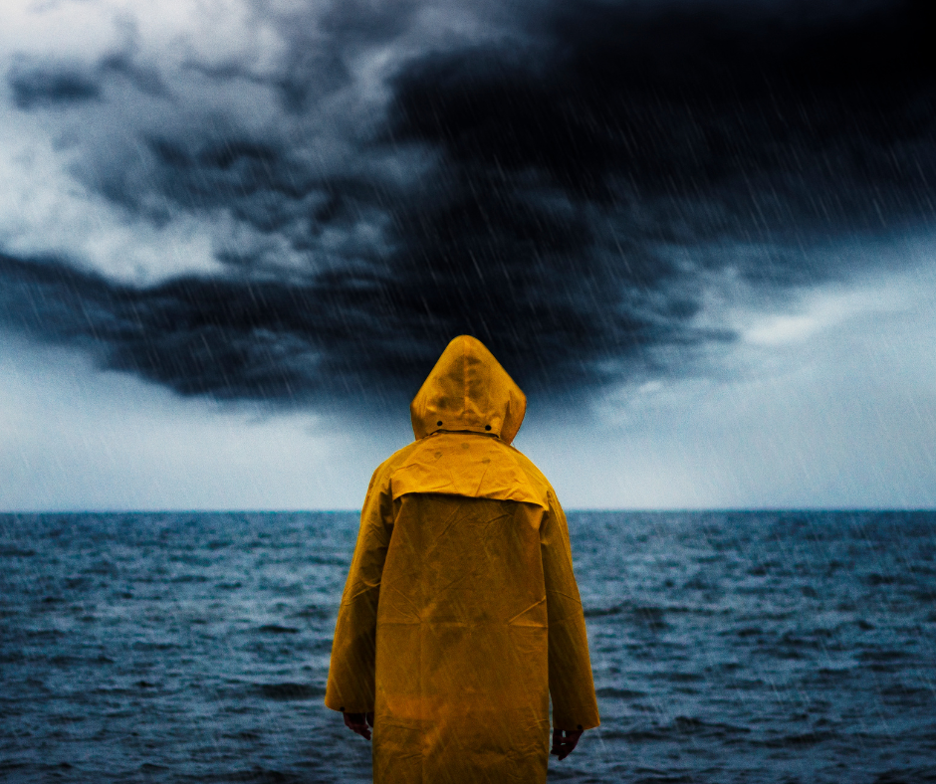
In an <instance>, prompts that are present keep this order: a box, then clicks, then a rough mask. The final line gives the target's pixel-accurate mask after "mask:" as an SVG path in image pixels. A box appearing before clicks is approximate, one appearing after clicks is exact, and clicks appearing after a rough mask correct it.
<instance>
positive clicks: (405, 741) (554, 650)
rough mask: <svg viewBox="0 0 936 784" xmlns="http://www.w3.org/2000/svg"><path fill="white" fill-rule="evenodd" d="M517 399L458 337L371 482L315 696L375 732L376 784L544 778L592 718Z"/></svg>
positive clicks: (571, 597) (561, 552)
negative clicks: (321, 693) (407, 437)
mask: <svg viewBox="0 0 936 784" xmlns="http://www.w3.org/2000/svg"><path fill="white" fill-rule="evenodd" d="M525 411H526V397H525V396H524V394H523V393H522V392H521V391H520V388H519V387H518V386H517V385H516V384H515V383H514V382H513V380H512V379H511V378H510V376H509V375H508V374H507V372H506V371H505V370H504V369H503V368H502V367H501V366H500V364H499V363H498V362H497V360H496V359H495V358H494V356H493V355H492V354H491V353H490V351H488V350H487V348H486V347H485V346H484V345H483V344H482V343H481V342H480V341H478V340H476V339H475V338H473V337H470V336H468V335H462V336H460V337H457V338H455V339H454V340H453V341H452V342H451V343H449V345H448V347H447V348H446V349H445V351H444V352H443V353H442V355H441V357H440V358H439V360H438V362H437V363H436V365H435V367H434V368H433V369H432V372H431V373H430V374H429V377H428V378H427V379H426V381H425V383H424V384H423V385H422V387H421V388H420V390H419V392H418V394H417V395H416V397H415V399H414V400H413V402H412V404H411V406H410V413H411V416H412V422H413V431H414V433H415V436H416V441H415V442H414V443H412V444H410V445H409V446H406V447H404V448H403V449H401V450H400V451H398V452H396V453H395V454H393V455H392V456H391V457H390V458H389V459H388V460H386V461H385V462H384V463H382V464H381V465H380V466H379V467H378V468H377V470H376V471H375V472H374V475H373V478H372V479H371V482H370V487H369V488H368V490H367V496H366V498H365V501H364V507H363V511H362V514H361V526H360V531H359V534H358V539H357V544H356V546H355V550H354V556H353V558H352V562H351V568H350V571H349V573H348V579H347V582H346V584H345V588H344V593H343V595H342V599H341V606H340V609H339V612H338V620H337V624H336V627H335V638H334V642H333V645H332V652H331V664H330V668H329V673H328V683H327V687H326V694H325V704H326V706H327V707H329V708H332V709H334V710H336V711H341V712H342V713H343V714H344V721H345V724H346V725H347V726H348V727H349V728H350V729H351V730H353V731H354V732H357V733H358V734H360V735H362V736H364V737H365V738H370V737H371V728H373V749H372V752H373V766H374V767H373V770H374V781H375V783H376V784H398V783H399V784H404V783H405V784H442V783H444V784H484V783H487V782H489V783H490V784H508V783H509V782H516V783H518V784H519V782H523V784H533V783H535V782H540V783H541V784H542V783H544V782H545V781H546V770H547V763H548V760H549V751H550V749H549V701H550V696H551V697H552V720H553V727H554V731H553V744H552V753H553V754H555V755H556V756H558V758H559V759H563V758H564V757H565V756H566V755H567V754H569V753H570V752H571V751H572V750H573V749H574V748H575V746H576V744H577V743H578V740H579V738H580V737H581V735H582V732H583V731H584V730H587V729H590V728H592V727H597V726H598V724H599V717H598V706H597V701H596V698H595V688H594V683H593V680H592V671H591V663H590V661H589V655H588V640H587V637H586V631H585V617H584V613H583V611H582V604H581V600H580V598H579V591H578V586H577V585H576V582H575V576H574V574H573V571H572V553H571V548H570V545H569V533H568V528H567V525H566V519H565V516H564V514H563V511H562V508H561V507H560V505H559V501H558V500H557V499H556V494H555V492H554V491H553V489H552V487H551V486H550V484H549V482H548V481H547V480H546V478H545V477H544V476H543V474H542V473H540V471H539V470H538V469H537V468H536V466H534V465H533V463H532V462H531V461H530V460H529V459H527V458H526V457H524V455H522V454H521V453H520V452H519V451H518V450H517V449H515V448H513V447H512V446H511V445H510V443H511V441H512V440H513V438H514V436H516V434H517V430H518V429H519V428H520V423H521V422H522V420H523V416H524V413H525Z"/></svg>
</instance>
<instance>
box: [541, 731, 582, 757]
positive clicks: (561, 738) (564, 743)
mask: <svg viewBox="0 0 936 784" xmlns="http://www.w3.org/2000/svg"><path fill="white" fill-rule="evenodd" d="M582 732H583V730H553V740H552V748H551V749H550V750H549V753H550V754H555V755H556V756H557V757H559V759H561V760H564V759H565V758H566V757H568V756H569V755H570V754H571V753H572V750H573V749H574V748H575V746H576V744H577V743H578V742H579V738H581V737H582Z"/></svg>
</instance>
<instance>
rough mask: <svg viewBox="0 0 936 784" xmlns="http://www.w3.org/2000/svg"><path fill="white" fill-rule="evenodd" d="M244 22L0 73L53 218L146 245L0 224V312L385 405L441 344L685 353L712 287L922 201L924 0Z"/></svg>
mask: <svg viewBox="0 0 936 784" xmlns="http://www.w3.org/2000/svg"><path fill="white" fill-rule="evenodd" d="M245 8H246V6H245ZM255 13H258V14H259V16H258V18H257V19H256V20H254V22H256V24H255V25H254V27H257V29H261V28H262V29H264V30H267V33H268V34H266V37H264V36H259V37H258V38H256V40H254V39H248V38H245V39H243V41H241V42H240V45H239V46H235V45H231V46H230V47H229V49H223V50H222V51H220V52H219V51H214V50H212V51H210V52H206V51H200V50H197V47H196V48H194V49H192V50H191V51H189V50H185V51H186V54H184V56H183V55H180V56H178V57H177V60H176V61H175V64H174V65H173V66H172V67H169V66H166V65H159V64H158V58H157V57H156V54H158V52H159V48H158V46H157V45H156V44H153V43H152V42H149V43H148V42H147V41H146V40H143V41H141V40H140V34H139V33H136V34H131V33H132V31H131V32H130V33H126V34H123V38H121V37H120V36H117V39H115V40H116V43H113V44H112V45H109V46H106V47H105V46H102V47H100V51H92V52H90V54H87V56H86V57H85V58H84V61H82V60H81V57H80V56H77V55H74V53H73V54H72V55H70V58H71V59H68V58H59V59H55V58H53V57H52V56H51V55H50V54H48V53H41V52H40V53H38V54H37V53H35V52H32V53H30V54H29V56H28V57H27V56H25V55H23V56H18V57H16V58H14V59H13V60H12V61H11V63H12V64H11V65H10V66H9V71H8V76H7V81H8V87H9V96H8V100H9V101H10V104H11V109H10V111H14V112H16V113H18V115H21V116H22V117H24V118H25V120H24V121H26V120H29V121H32V122H35V123H37V124H38V126H39V127H42V128H45V129H47V130H48V129H51V130H49V134H50V138H54V139H57V140H59V141H60V145H61V146H63V147H65V148H67V149H68V150H70V151H71V152H70V155H71V157H70V158H68V162H67V163H68V165H67V167H66V168H65V169H64V171H67V172H68V176H70V177H73V178H74V182H75V183H77V184H78V186H80V188H82V189H84V190H83V191H82V193H83V194H84V195H83V196H82V199H84V201H82V204H83V205H84V206H83V207H82V209H84V208H85V207H87V205H88V204H90V205H92V206H91V207H87V209H88V212H87V216H88V217H81V216H79V218H77V219H76V220H80V221H85V222H87V221H88V220H92V218H93V215H94V214H96V213H95V212H94V210H98V211H100V213H101V214H106V215H107V216H108V217H107V221H110V222H111V223H112V224H113V225H114V226H115V227H117V228H114V229H113V231H114V232H117V231H118V228H119V227H121V226H131V227H140V226H145V227H147V231H148V232H150V235H151V236H150V235H147V236H150V239H149V240H147V241H148V242H149V243H150V244H149V246H148V248H149V249H148V250H147V252H146V253H145V254H143V255H142V256H141V257H140V258H141V259H143V260H142V261H141V260H136V261H133V262H131V261H130V260H128V261H127V263H126V265H125V267H124V266H123V265H122V262H121V258H122V257H121V255H120V253H121V252H122V251H120V250H119V249H118V250H117V251H113V252H112V253H111V255H110V256H107V261H106V262H104V261H101V260H100V259H101V258H103V256H101V255H100V254H101V253H103V251H100V248H101V247H104V246H105V245H106V246H107V247H112V246H114V243H111V244H110V245H108V244H107V243H102V242H97V241H91V240H89V241H88V243H87V244H86V250H84V251H82V250H80V249H69V248H67V247H65V248H63V247H60V246H56V247H52V246H50V245H48V244H46V245H44V244H43V233H42V232H41V231H39V230H38V229H36V230H33V231H32V234H30V233H29V231H30V230H21V231H20V233H19V234H18V235H16V237H17V238H16V241H15V242H13V241H4V242H3V244H2V245H0V250H2V251H3V252H4V255H3V256H0V287H2V288H0V292H2V293H0V320H2V323H4V324H5V325H6V326H7V327H8V328H13V329H16V330H17V331H20V332H24V333H26V334H28V335H31V336H33V337H35V338H37V339H40V340H43V341H48V342H52V343H64V344H68V345H75V346H80V347H82V348H83V349H84V350H86V351H88V352H90V353H91V354H92V355H93V356H94V357H95V358H96V359H97V360H98V362H99V363H100V364H101V366H102V367H106V368H111V369H116V370H121V371H126V372H130V373H133V374H136V375H138V376H140V377H143V378H145V379H148V380H151V381H155V382H157V383H159V384H162V385H165V386H167V387H169V388H171V389H173V390H175V391H177V392H179V393H181V394H184V395H206V396H211V397H215V398H221V399H242V398H249V399H262V400H271V401H279V402H296V403H315V402H318V403H324V402H327V401H335V400H342V399H344V398H346V397H347V396H348V395H355V396H357V395H358V394H363V395H364V396H372V397H373V396H377V397H379V396H381V395H394V396H395V395H397V394H399V395H401V396H403V395H411V394H412V393H413V392H414V391H415V389H416V388H418V385H419V383H420V382H421V380H422V378H423V377H424V376H425V374H426V372H427V371H428V369H429V367H431V365H432V363H433V361H434V359H435V358H436V357H437V356H438V354H439V352H440V351H441V349H442V348H443V347H444V345H445V344H446V342H447V341H448V340H449V339H450V338H451V337H453V336H455V335H457V334H460V333H470V334H474V335H475V336H477V337H478V338H480V339H481V340H483V341H484V342H485V343H487V344H488V345H489V346H490V348H491V349H492V351H493V352H494V353H495V355H496V356H498V358H499V359H500V360H501V361H502V363H503V364H504V365H505V367H506V368H507V369H508V370H509V372H511V374H512V375H513V376H514V377H515V378H516V379H517V381H518V382H519V383H520V384H521V386H523V387H524V388H525V389H527V391H528V392H529V391H536V392H541V393H543V394H544V395H546V396H549V395H561V394H562V393H564V392H565V391H567V390H570V389H572V390H578V389H584V390H599V389H601V388H603V387H604V386H606V385H608V384H611V383H614V382H619V381H621V380H622V379H625V378H630V377H641V378H643V377H647V376H648V375H649V376H653V375H665V374H678V373H681V372H684V371H685V370H686V368H688V367H692V366H693V362H694V359H695V358H696V357H698V356H701V355H704V353H705V351H707V350H709V349H711V348H712V347H717V346H721V345H729V344H730V343H731V342H732V341H734V340H736V339H737V332H736V329H735V326H734V325H733V324H732V322H731V320H730V319H729V318H727V315H726V313H727V311H726V310H725V308H726V306H725V303H726V302H731V301H733V299H736V298H747V299H748V300H750V301H754V302H758V301H768V302H773V301H776V300H778V299H782V298H783V297H786V296H789V295H790V292H794V291H797V290H802V289H804V288H808V287H810V286H813V285H817V284H820V283H824V282H828V281H830V280H847V279H848V278H849V277H850V276H854V275H857V274H859V273H862V272H864V271H866V269H867V267H868V265H872V266H873V265H874V264H875V260H874V258H873V257H869V256H857V257H852V258H850V259H849V260H847V261H846V260H844V259H842V258H841V257H838V256H835V255H834V254H824V255H822V254H819V255H817V254H815V253H813V252H812V250H813V249H814V248H816V247H818V246H821V245H822V244H823V243H828V242H829V241H830V238H833V239H835V238H843V237H856V236H857V237H862V236H864V237H869V238H879V237H882V236H887V235H888V234H892V233H898V232H906V231H914V230H917V229H919V228H920V227H925V226H926V225H927V224H928V223H929V222H931V221H932V219H933V217H934V205H933V202H932V200H931V193H932V189H931V185H930V184H931V183H932V182H936V144H934V143H936V112H934V111H933V101H934V98H936V55H934V54H933V52H932V46H931V42H930V41H929V40H928V39H927V31H928V30H930V29H932V26H931V23H932V12H931V11H930V10H929V6H928V5H925V4H924V3H922V2H896V3H895V2H890V3H884V2H865V3H861V4H849V5H847V6H846V4H841V3H833V2H826V3H805V2H802V3H801V2H792V1H790V2H780V1H779V0H778V1H777V2H762V3H749V2H745V3H741V2H714V0H713V1H712V2H702V3H700V2H663V3H642V2H616V3H614V2H600V1H597V0H596V1H593V2H575V3H543V2H533V1H532V0H530V1H529V2H526V3H520V4H504V5H503V6H497V5H489V6H485V5H481V4H477V5H471V4H467V5H461V6H458V7H455V6H451V5H448V4H444V3H442V4H439V3H435V4H433V3H425V4H420V3H404V2H399V3H390V4H377V5H373V6H371V5H367V4H363V3H361V4H358V3H342V4H335V5H334V6H328V5H323V4H309V5H308V6H307V7H306V6H300V7H297V8H294V9H293V10H290V11H288V12H286V11H281V12H275V11H274V10H273V9H272V8H270V9H266V10H264V11H259V12H257V11H255ZM440 20H445V21H444V23H442V22H441V21H440ZM261 23H262V24H261ZM241 27H242V28H244V29H248V28H251V25H250V24H247V23H246V22H244V23H243V24H242V25H241ZM238 29H241V28H238ZM251 29H252V28H251ZM245 35H246V34H245ZM238 40H240V39H238ZM147 46H150V50H147V49H146V47H147ZM193 46H194V45H193ZM172 51H176V49H173V50H172ZM76 58H77V59H76ZM84 214H85V213H82V215H84ZM36 225H37V226H38V225H40V224H39V223H38V222H37V224H36ZM108 225H110V224H108ZM3 236H12V233H11V231H9V230H8V231H6V232H5V233H4V235H3ZM164 237H165V238H174V237H175V238H177V237H184V238H185V239H184V242H183V243H182V245H181V246H180V247H182V250H175V251H172V252H170V251H169V250H167V251H166V254H165V256H164V257H163V256H161V255H160V253H159V248H160V242H161V241H162V238H164ZM200 238H201V239H200ZM180 242H182V241H181V240H180ZM185 243H188V244H185ZM170 244H171V243H170ZM190 247H193V248H194V247H197V248H202V249H204V248H207V249H208V250H207V251H204V253H203V256H204V258H201V257H200V258H199V259H197V260H196V259H194V257H193V258H192V259H190V258H189V257H188V256H187V255H186V253H187V251H186V250H185V249H186V248H190ZM154 248H155V250H154ZM109 252H110V251H109ZM131 252H133V251H132V249H131V250H130V251H127V253H131ZM95 254H98V255H97V256H96V255H95ZM196 255H197V254H196ZM856 259H860V260H856Z"/></svg>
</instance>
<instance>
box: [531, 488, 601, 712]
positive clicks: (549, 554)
mask: <svg viewBox="0 0 936 784" xmlns="http://www.w3.org/2000/svg"><path fill="white" fill-rule="evenodd" d="M548 497H549V509H548V511H547V513H546V517H545V519H544V520H543V524H542V526H541V527H540V548H541V551H542V554H543V575H544V577H545V582H546V608H547V614H548V619H549V693H550V696H551V697H552V706H553V727H554V728H555V729H560V730H587V729H590V728H591V727H597V726H598V725H599V724H600V721H599V718H598V702H597V699H596V697H595V685H594V681H593V680H592V670H591V661H590V659H589V656H588V637H587V635H586V632H585V613H584V612H583V610H582V601H581V599H580V597H579V591H578V585H577V584H576V582H575V574H574V573H573V571H572V547H571V545H570V544H569V528H568V525H567V523H566V518H565V514H564V513H563V511H562V507H561V506H560V505H559V501H558V500H557V499H556V496H555V495H554V493H553V492H552V491H550V492H549V496H548Z"/></svg>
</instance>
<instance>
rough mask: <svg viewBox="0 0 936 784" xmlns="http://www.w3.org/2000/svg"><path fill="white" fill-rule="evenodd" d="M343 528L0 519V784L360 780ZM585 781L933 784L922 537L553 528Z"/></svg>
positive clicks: (834, 516)
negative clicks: (341, 639)
mask: <svg viewBox="0 0 936 784" xmlns="http://www.w3.org/2000/svg"><path fill="white" fill-rule="evenodd" d="M356 525H357V522H356V519H355V516H354V515H350V514H343V513H341V514H337V513H336V514H329V513H310V514H207V515H206V514H152V515H130V514H119V515H6V516H0V675H2V690H0V779H2V780H4V781H11V782H48V781H74V782H95V783H96V784H97V783H104V782H184V781H191V782H195V781H197V782H339V781H340V782H356V781H361V782H363V781H368V780H369V778H370V748H369V745H368V744H367V742H366V741H364V740H363V739H361V738H359V737H357V736H355V735H353V734H351V733H350V732H349V731H347V730H346V729H345V728H344V727H343V725H342V723H341V719H340V716H339V715H338V714H336V713H333V712H331V711H328V710H327V709H325V708H324V706H323V705H322V696H323V694H324V685H325V678H326V675H327V670H328V656H329V649H330V644H331V634H332V631H333V628H334V619H335V613H336V610H337V602H338V598H339V595H340V591H341V587H342V585H343V582H344V576H345V573H346V569H347V565H348V562H349V559H350V555H351V550H352V547H353V544H354V537H355V534H356ZM570 527H571V530H572V535H573V549H574V554H575V558H576V571H577V574H578V578H579V585H580V587H581V589H582V594H583V600H584V602H585V605H586V608H587V616H588V624H589V633H590V637H591V651H592V659H593V664H594V670H595V678H596V685H597V687H598V694H599V703H600V706H601V711H602V719H603V724H602V726H601V727H600V728H598V729H596V730H592V731H590V732H588V733H586V734H585V737H584V738H583V740H582V742H581V745H580V747H579V749H577V750H576V752H575V753H574V754H573V755H572V756H571V757H569V758H568V759H567V760H565V761H564V762H562V763H551V770H550V778H551V779H552V780H556V781H560V780H568V781H580V782H644V783H649V782H706V783H711V784H715V783H717V784H726V783H729V782H739V783H740V782H744V783H745V784H751V783H756V782H802V783H803V784H820V783H822V782H829V783H830V784H831V783H834V784H843V782H847V783H851V782H855V783H857V784H861V783H864V782H867V783H868V784H871V783H877V784H885V782H886V783H887V784H896V783H897V782H906V783H907V784H920V783H921V782H936V513H917V514H907V513H873V514H872V513H867V514H855V513H822V514H816V513H808V514H797V513H782V514H778V513H737V514H726V513H698V514H631V513H613V512H608V513H580V514H573V515H571V516H570Z"/></svg>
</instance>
